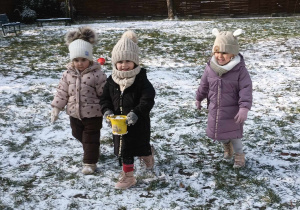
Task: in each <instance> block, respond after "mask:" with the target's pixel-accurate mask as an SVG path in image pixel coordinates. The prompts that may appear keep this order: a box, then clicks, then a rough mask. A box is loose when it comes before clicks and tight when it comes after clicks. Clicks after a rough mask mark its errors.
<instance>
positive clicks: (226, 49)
mask: <svg viewBox="0 0 300 210" xmlns="http://www.w3.org/2000/svg"><path fill="white" fill-rule="evenodd" d="M212 33H213V35H215V36H216V39H215V42H214V45H213V49H212V52H213V56H212V58H211V60H210V61H209V62H208V63H207V65H206V68H205V70H204V73H203V75H202V77H201V82H200V86H199V87H198V90H197V92H196V107H197V109H199V110H201V101H202V100H203V99H205V98H207V105H208V122H207V129H206V134H207V136H208V137H209V138H212V139H214V140H217V141H219V142H221V143H223V146H224V158H225V159H230V158H232V157H233V154H234V165H233V167H234V168H240V167H244V166H245V154H244V152H243V144H242V141H241V139H242V137H243V125H244V122H245V120H246V119H247V114H248V111H249V110H250V109H251V106H252V81H251V78H250V75H249V73H248V71H247V69H246V67H245V62H244V58H243V56H242V55H241V54H239V44H238V40H237V37H238V36H239V35H240V34H241V33H242V30H241V29H238V30H236V31H235V32H233V33H232V32H230V31H221V32H219V31H218V30H217V29H213V31H212Z"/></svg>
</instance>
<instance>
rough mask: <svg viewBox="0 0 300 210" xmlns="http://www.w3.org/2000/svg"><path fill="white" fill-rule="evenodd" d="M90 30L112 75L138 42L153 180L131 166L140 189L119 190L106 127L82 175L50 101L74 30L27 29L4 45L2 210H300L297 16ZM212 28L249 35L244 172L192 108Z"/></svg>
mask: <svg viewBox="0 0 300 210" xmlns="http://www.w3.org/2000/svg"><path fill="white" fill-rule="evenodd" d="M84 25H89V26H91V27H93V28H94V29H95V30H96V31H97V33H98V35H99V43H98V44H97V45H96V49H95V53H94V55H95V58H98V57H104V58H106V60H107V63H106V64H105V65H104V67H103V68H104V69H105V72H106V73H107V75H109V74H110V72H111V71H110V70H111V67H110V52H111V50H112V47H113V46H114V44H115V43H116V42H117V41H118V39H119V38H120V36H121V34H122V33H123V32H124V31H125V30H126V29H133V30H135V31H136V33H137V34H138V36H139V45H140V48H141V53H142V54H141V60H142V64H143V66H144V67H146V68H147V69H148V77H149V79H150V80H151V82H152V83H153V85H154V87H155V89H156V92H157V97H156V104H155V107H154V108H153V111H152V113H151V116H152V118H151V119H152V143H153V145H154V147H155V149H156V167H155V170H154V171H153V172H147V171H145V170H144V169H143V168H142V167H141V166H140V165H139V164H138V163H139V162H138V161H136V176H137V179H138V183H137V185H136V186H135V187H133V188H131V189H129V190H125V191H121V190H115V189H114V188H113V186H114V184H115V181H116V180H117V177H118V174H119V172H120V170H121V168H120V167H119V166H118V163H117V159H116V158H115V157H114V155H113V152H112V150H113V148H112V140H111V133H110V129H109V128H108V127H107V126H106V125H104V128H103V129H102V136H101V157H100V159H99V164H98V169H97V173H95V174H94V175H89V176H83V175H82V174H81V172H80V171H81V161H82V148H81V145H80V144H79V143H78V142H77V141H76V140H75V139H74V138H73V137H72V136H71V132H70V126H69V120H68V116H67V115H66V114H65V113H61V114H60V116H59V120H58V121H57V122H56V123H55V124H51V123H50V110H51V107H50V102H51V100H52V99H53V94H54V93H55V87H56V85H57V84H58V81H59V78H60V76H61V74H62V72H63V70H64V65H65V64H66V63H67V62H68V54H67V47H66V46H65V45H64V40H63V38H64V35H65V33H66V32H67V31H68V30H71V29H74V28H76V27H78V26H79V25H72V26H67V27H66V26H57V25H55V24H49V25H48V26H44V27H43V28H38V27H36V26H35V25H27V26H25V27H24V28H23V30H22V35H20V36H18V37H14V36H9V37H7V38H3V37H0V46H1V48H0V52H1V62H0V93H1V94H0V125H1V127H0V136H1V137H0V209H299V208H300V176H299V174H300V162H299V160H300V137H299V136H300V124H299V119H300V116H299V113H300V93H299V90H300V35H299V28H300V18H299V17H291V18H266V19H212V20H201V21H196V20H195V21H135V22H130V21H124V22H118V21H109V22H105V21H95V22H93V23H91V22H86V23H84ZM214 27H216V28H218V29H219V30H224V29H226V30H235V29H237V28H242V29H243V30H244V31H245V34H244V35H243V36H241V38H240V45H241V53H242V54H243V55H244V58H245V60H246V64H247V67H248V69H249V72H250V75H251V77H252V80H253V87H254V93H253V95H254V103H253V109H252V111H251V112H249V119H248V121H246V124H245V138H244V139H243V142H244V145H245V147H244V149H245V153H246V161H247V162H246V167H245V168H244V169H240V170H236V169H233V168H232V165H233V162H232V161H229V162H228V161H224V160H223V159H222V152H223V149H222V147H221V145H220V144H218V143H216V142H213V141H212V140H210V139H208V138H207V137H206V136H205V127H206V117H207V110H205V109H203V110H202V111H201V112H198V111H196V109H195V107H194V97H195V91H196V89H197V87H198V84H199V79H200V78H201V75H202V73H203V69H204V66H205V64H206V61H207V60H208V59H209V58H210V56H211V47H212V44H213V41H214V37H213V35H212V34H211V30H212V29H213V28H214ZM203 105H204V104H203ZM204 107H205V105H204Z"/></svg>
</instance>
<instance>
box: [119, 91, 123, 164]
mask: <svg viewBox="0 0 300 210" xmlns="http://www.w3.org/2000/svg"><path fill="white" fill-rule="evenodd" d="M120 112H121V114H123V92H121V94H120ZM122 147H123V135H120V144H119V154H118V159H119V165H120V166H122V165H123V164H122V162H123V161H122Z"/></svg>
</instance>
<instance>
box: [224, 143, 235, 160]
mask: <svg viewBox="0 0 300 210" xmlns="http://www.w3.org/2000/svg"><path fill="white" fill-rule="evenodd" d="M223 147H224V158H225V159H230V158H232V156H233V146H232V143H231V142H228V143H223Z"/></svg>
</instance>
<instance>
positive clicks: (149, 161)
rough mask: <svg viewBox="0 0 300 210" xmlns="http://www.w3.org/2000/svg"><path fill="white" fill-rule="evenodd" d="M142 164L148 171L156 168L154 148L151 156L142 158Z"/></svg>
mask: <svg viewBox="0 0 300 210" xmlns="http://www.w3.org/2000/svg"><path fill="white" fill-rule="evenodd" d="M140 161H141V163H143V164H144V165H145V166H146V169H147V170H151V169H153V167H154V148H153V146H151V155H148V156H141V157H140Z"/></svg>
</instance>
